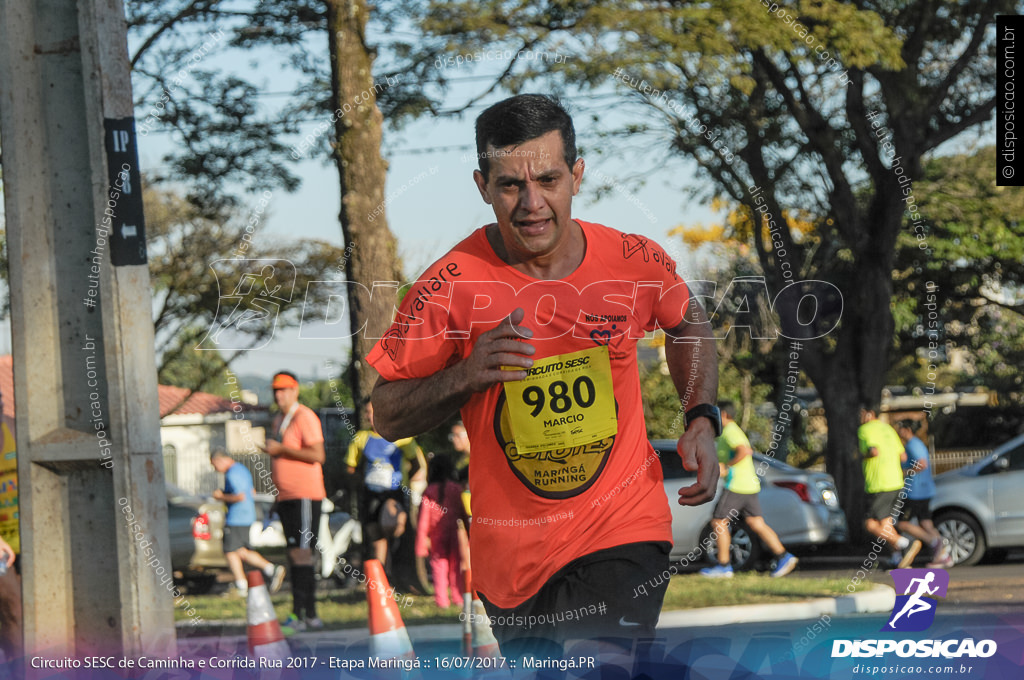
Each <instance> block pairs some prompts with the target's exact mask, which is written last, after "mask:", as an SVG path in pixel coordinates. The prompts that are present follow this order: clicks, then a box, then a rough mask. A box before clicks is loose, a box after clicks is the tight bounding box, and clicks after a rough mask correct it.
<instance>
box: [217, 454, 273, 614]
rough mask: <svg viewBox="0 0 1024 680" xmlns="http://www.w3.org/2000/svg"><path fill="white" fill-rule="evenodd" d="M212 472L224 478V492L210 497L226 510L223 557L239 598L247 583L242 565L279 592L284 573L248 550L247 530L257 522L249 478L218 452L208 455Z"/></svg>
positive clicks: (244, 468)
mask: <svg viewBox="0 0 1024 680" xmlns="http://www.w3.org/2000/svg"><path fill="white" fill-rule="evenodd" d="M210 463H211V464H212V465H213V467H214V469H215V470H216V471H217V472H219V473H221V474H223V475H224V489H223V490H221V489H217V490H216V491H214V492H213V497H214V498H216V499H217V500H219V501H223V502H224V503H226V504H227V506H228V512H227V515H225V517H224V556H225V557H226V558H227V560H228V567H230V568H231V575H232V576H233V577H234V579H235V588H236V589H237V592H238V593H239V594H242V595H244V594H246V593H247V592H248V582H247V581H246V579H245V571H244V570H243V569H242V562H245V563H246V564H249V565H251V566H253V567H256V568H257V569H259V570H261V571H262V572H263V574H264V575H265V576H266V577H267V579H268V580H269V582H270V583H269V588H270V592H271V593H276V592H277V591H279V590H281V584H283V583H284V574H285V569H284V567H283V566H282V565H274V564H273V563H272V562H270V561H269V560H268V559H267V558H265V557H263V555H260V554H259V553H258V552H256V551H255V550H253V549H252V548H251V547H249V527H250V526H251V525H252V523H253V522H255V521H256V501H255V500H254V499H253V491H254V489H253V483H252V474H251V473H250V472H249V470H248V469H247V468H246V467H245V466H244V465H242V464H241V463H239V462H236V461H235V459H234V458H232V457H231V456H229V455H228V454H227V453H225V452H224V451H223V450H222V449H217V450H216V451H214V452H213V453H212V454H211V455H210Z"/></svg>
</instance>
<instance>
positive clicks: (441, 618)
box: [174, 572, 865, 632]
mask: <svg viewBox="0 0 1024 680" xmlns="http://www.w3.org/2000/svg"><path fill="white" fill-rule="evenodd" d="M849 584H850V581H849V579H817V578H781V579H773V578H771V577H769V576H768V575H767V574H757V573H753V572H740V573H737V574H736V576H735V577H733V578H731V579H708V578H704V577H703V576H700V575H697V574H684V575H679V576H674V577H673V578H672V580H671V581H670V583H669V587H668V592H667V593H666V595H665V605H664V607H663V609H664V610H665V611H672V610H676V609H696V608H699V607H718V606H723V605H734V604H770V603H780V602H798V601H802V600H813V599H816V598H820V597H836V596H838V595H848V594H849V591H847V586H848V585H849ZM863 585H865V584H862V586H863ZM186 598H187V599H188V600H189V603H190V605H191V606H192V607H194V608H195V610H196V615H197V616H200V617H202V624H201V625H200V628H208V627H210V626H213V625H219V623H218V622H224V621H230V620H235V621H244V620H245V600H243V599H242V598H239V597H222V596H221V595H216V594H215V595H186ZM271 601H272V602H273V603H274V609H275V610H276V611H277V616H278V619H281V620H283V619H284V618H285V617H286V616H287V615H288V613H289V612H290V611H291V594H290V593H289V592H287V587H286V588H285V590H283V591H282V592H280V593H278V594H277V595H274V596H272V597H271ZM399 604H402V602H401V601H400V602H399ZM183 610H184V607H182V606H178V607H175V610H174V618H175V621H179V622H187V621H189V619H190V617H189V616H188V615H187V614H185V612H184V611H183ZM317 610H318V611H317V613H318V614H319V615H320V618H321V619H322V620H323V622H324V624H325V626H326V627H327V628H328V629H338V628H362V627H363V626H365V625H366V619H367V607H366V594H365V592H363V591H348V592H342V591H331V592H324V591H321V592H319V593H318V600H317ZM400 612H401V614H402V620H403V621H405V623H406V624H431V623H459V609H456V608H454V607H453V608H450V609H448V610H447V611H445V610H442V609H439V608H438V607H437V606H436V605H435V604H434V598H433V597H432V596H411V601H409V603H408V604H407V605H406V606H402V607H401V608H400ZM229 628H235V626H229ZM237 630H238V632H242V631H244V625H241V624H239V625H238V626H237Z"/></svg>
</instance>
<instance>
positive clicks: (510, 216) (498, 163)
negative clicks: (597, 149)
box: [473, 130, 583, 261]
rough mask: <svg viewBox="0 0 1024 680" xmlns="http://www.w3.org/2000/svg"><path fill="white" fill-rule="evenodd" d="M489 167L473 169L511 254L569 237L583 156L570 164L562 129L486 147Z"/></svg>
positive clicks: (544, 250)
mask: <svg viewBox="0 0 1024 680" xmlns="http://www.w3.org/2000/svg"><path fill="white" fill-rule="evenodd" d="M487 150H488V153H490V154H491V156H490V159H489V160H490V171H489V173H488V178H487V180H486V181H484V177H483V174H482V173H481V172H480V171H479V170H478V171H476V172H474V173H473V178H474V180H476V184H477V188H478V189H479V190H480V195H481V196H482V197H483V199H484V201H485V202H487V203H488V204H490V205H491V207H492V208H493V209H494V216H495V218H496V219H497V222H498V229H499V231H500V233H501V238H502V241H503V242H504V244H505V248H506V250H507V251H508V255H509V256H510V257H511V258H512V259H513V260H516V261H522V260H530V259H532V258H534V257H537V256H539V255H547V254H549V253H553V252H554V251H556V250H557V249H558V247H559V246H561V245H563V244H565V242H566V241H567V240H568V229H569V224H570V222H571V218H572V215H571V212H572V211H571V208H572V197H573V196H575V195H576V193H577V192H578V191H579V190H580V181H581V180H582V179H583V160H582V159H577V161H576V163H575V165H574V166H573V167H572V168H570V167H569V166H568V165H566V162H565V157H564V156H563V154H562V134H561V133H560V132H558V131H557V130H553V131H551V132H548V133H546V134H544V135H541V136H540V137H537V138H535V139H531V140H528V141H526V142H523V143H522V144H520V145H519V146H515V147H504V148H501V149H496V148H494V147H492V146H488V147H487Z"/></svg>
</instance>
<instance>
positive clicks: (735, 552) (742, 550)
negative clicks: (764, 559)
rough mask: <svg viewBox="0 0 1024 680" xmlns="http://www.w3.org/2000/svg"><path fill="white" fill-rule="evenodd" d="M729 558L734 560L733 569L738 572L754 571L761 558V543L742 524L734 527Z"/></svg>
mask: <svg viewBox="0 0 1024 680" xmlns="http://www.w3.org/2000/svg"><path fill="white" fill-rule="evenodd" d="M729 557H730V558H731V559H732V568H733V569H735V570H736V571H745V570H747V569H753V568H754V567H755V566H756V565H757V562H758V560H759V559H760V558H761V543H760V541H758V540H757V537H756V536H755V535H754V533H753V532H752V531H751V530H750V529H749V528H748V527H747V525H746V524H744V523H742V522H740V523H739V524H737V525H736V526H734V527H733V530H732V543H731V544H730V546H729Z"/></svg>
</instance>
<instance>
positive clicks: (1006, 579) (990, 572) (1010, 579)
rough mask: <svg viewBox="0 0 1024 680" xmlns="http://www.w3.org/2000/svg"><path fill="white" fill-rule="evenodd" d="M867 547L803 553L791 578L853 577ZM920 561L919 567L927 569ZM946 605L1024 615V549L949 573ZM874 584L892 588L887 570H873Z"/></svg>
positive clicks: (995, 612)
mask: <svg viewBox="0 0 1024 680" xmlns="http://www.w3.org/2000/svg"><path fill="white" fill-rule="evenodd" d="M866 553H867V548H865V549H864V551H863V552H861V553H860V554H856V553H855V552H854V550H853V549H852V548H844V549H841V550H833V551H829V552H816V553H808V554H803V555H801V557H800V565H799V566H798V568H797V570H796V571H794V572H793V573H792V574H791V575H790V576H789V577H787V578H802V577H803V578H812V577H813V578H822V577H827V578H852V577H853V576H854V575H855V574H856V572H857V570H858V569H860V568H861V567H862V565H863V562H864V559H865V557H866ZM924 563H925V560H924V559H923V558H919V559H918V560H917V561H916V563H915V564H914V566H915V567H923V566H924ZM949 577H950V578H949V593H948V596H947V598H946V602H947V603H948V604H949V605H952V606H954V607H955V608H956V609H957V610H958V611H962V612H975V613H988V614H1014V613H1017V614H1020V613H1022V612H1024V550H1012V551H1010V552H1009V554H1008V555H1007V557H1006V560H1005V561H1003V562H1001V563H999V564H979V565H976V566H973V567H953V568H952V569H950V570H949ZM868 578H869V580H871V581H872V582H874V583H882V584H885V585H887V586H892V585H893V584H892V579H891V578H890V577H889V575H888V572H887V571H885V570H881V569H878V570H875V571H872V572H871V574H870V576H869V577H868Z"/></svg>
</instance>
